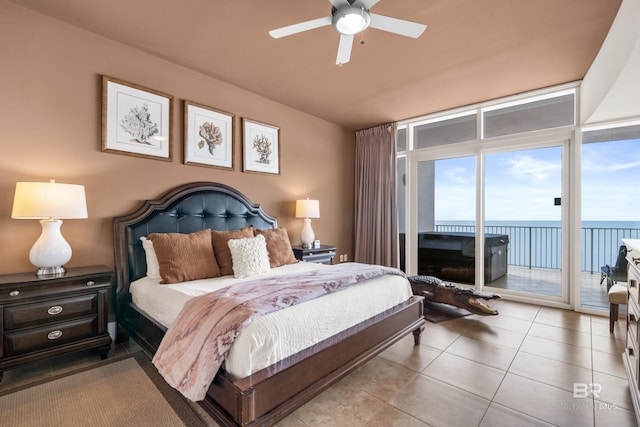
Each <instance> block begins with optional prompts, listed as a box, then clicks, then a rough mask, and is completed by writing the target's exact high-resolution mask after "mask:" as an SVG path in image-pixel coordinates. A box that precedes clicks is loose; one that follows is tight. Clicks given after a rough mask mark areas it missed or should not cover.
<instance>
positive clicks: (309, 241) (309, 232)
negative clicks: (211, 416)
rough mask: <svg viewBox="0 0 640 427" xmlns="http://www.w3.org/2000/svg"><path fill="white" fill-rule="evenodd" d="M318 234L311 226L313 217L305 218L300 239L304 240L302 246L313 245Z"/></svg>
mask: <svg viewBox="0 0 640 427" xmlns="http://www.w3.org/2000/svg"><path fill="white" fill-rule="evenodd" d="M315 238H316V235H315V234H314V233H313V229H312V228H311V219H310V218H305V219H304V227H302V233H300V241H302V247H303V248H305V249H308V248H311V247H313V241H314V240H315Z"/></svg>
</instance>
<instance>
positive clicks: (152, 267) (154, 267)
mask: <svg viewBox="0 0 640 427" xmlns="http://www.w3.org/2000/svg"><path fill="white" fill-rule="evenodd" d="M140 240H141V241H142V249H144V257H145V259H146V261H147V277H152V278H154V279H159V278H160V265H158V256H157V255H156V251H155V250H154V249H153V242H152V241H151V240H149V239H147V238H146V237H141V238H140Z"/></svg>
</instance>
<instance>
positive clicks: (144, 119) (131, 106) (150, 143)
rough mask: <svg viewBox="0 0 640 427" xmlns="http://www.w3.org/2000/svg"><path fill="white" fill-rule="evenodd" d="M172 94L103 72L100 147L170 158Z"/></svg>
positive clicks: (164, 158)
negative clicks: (115, 77) (108, 75)
mask: <svg viewBox="0 0 640 427" xmlns="http://www.w3.org/2000/svg"><path fill="white" fill-rule="evenodd" d="M172 120H173V96H171V95H167V94H165V93H162V92H158V91H155V90H152V89H148V88H144V87H142V86H137V85H134V84H131V83H127V82H124V81H122V80H117V79H114V78H111V77H107V76H102V151H104V152H108V153H117V154H126V155H129V156H137V157H148V158H154V159H158V160H167V161H170V160H171V123H172Z"/></svg>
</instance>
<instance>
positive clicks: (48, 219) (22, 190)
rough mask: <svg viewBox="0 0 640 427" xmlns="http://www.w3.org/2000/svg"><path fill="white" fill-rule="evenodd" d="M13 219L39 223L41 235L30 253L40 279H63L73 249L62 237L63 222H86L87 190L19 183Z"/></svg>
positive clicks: (75, 186) (80, 186) (14, 202)
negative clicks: (85, 191)
mask: <svg viewBox="0 0 640 427" xmlns="http://www.w3.org/2000/svg"><path fill="white" fill-rule="evenodd" d="M11 218H16V219H39V220H40V225H41V226H42V234H40V237H39V238H38V240H37V241H36V243H35V244H34V245H33V247H32V248H31V251H30V252H29V260H30V261H31V263H32V264H33V265H35V266H36V267H38V271H37V272H36V275H37V276H48V275H61V274H64V272H65V271H66V269H65V268H64V267H63V265H64V264H66V263H67V262H69V260H70V259H71V246H69V244H68V243H67V241H66V240H64V237H62V234H61V233H60V227H61V226H62V220H63V219H76V218H87V202H86V199H85V195H84V186H82V185H75V184H60V183H57V182H55V180H51V181H50V182H18V183H16V192H15V196H14V199H13V210H12V211H11Z"/></svg>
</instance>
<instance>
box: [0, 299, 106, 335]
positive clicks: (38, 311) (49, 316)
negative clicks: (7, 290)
mask: <svg viewBox="0 0 640 427" xmlns="http://www.w3.org/2000/svg"><path fill="white" fill-rule="evenodd" d="M97 302H98V296H97V294H95V293H94V294H87V295H80V296H76V297H70V298H64V299H56V300H49V301H42V302H37V303H31V304H22V305H14V306H11V307H5V308H4V329H5V331H6V330H13V329H19V328H25V327H28V326H35V325H40V324H43V323H49V322H59V321H61V320H66V319H71V318H74V317H82V316H88V315H92V314H95V313H96V311H97Z"/></svg>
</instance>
